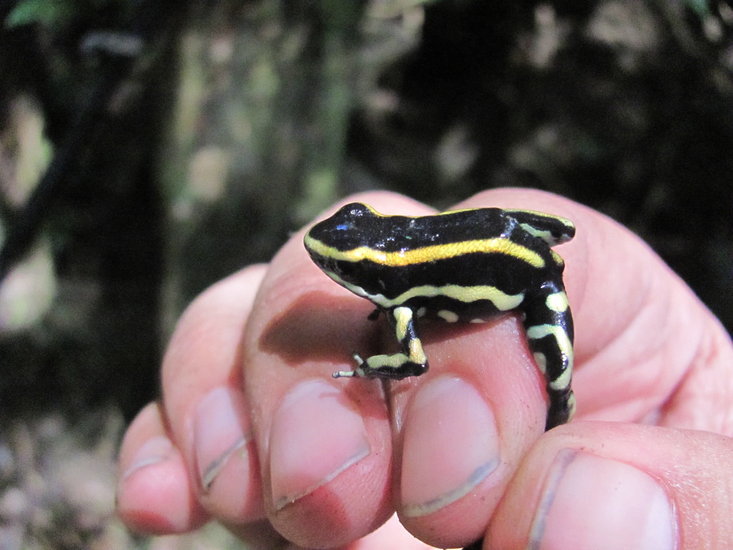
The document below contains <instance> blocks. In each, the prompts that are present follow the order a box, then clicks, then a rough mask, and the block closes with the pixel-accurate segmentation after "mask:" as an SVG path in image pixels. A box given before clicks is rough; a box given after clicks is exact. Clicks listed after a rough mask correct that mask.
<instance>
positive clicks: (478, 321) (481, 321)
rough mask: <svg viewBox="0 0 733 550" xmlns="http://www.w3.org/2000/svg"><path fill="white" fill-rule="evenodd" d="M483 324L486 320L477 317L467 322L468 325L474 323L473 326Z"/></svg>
mask: <svg viewBox="0 0 733 550" xmlns="http://www.w3.org/2000/svg"><path fill="white" fill-rule="evenodd" d="M485 322H486V319H479V318H478V317H476V318H475V319H471V320H470V321H469V323H474V324H478V323H485Z"/></svg>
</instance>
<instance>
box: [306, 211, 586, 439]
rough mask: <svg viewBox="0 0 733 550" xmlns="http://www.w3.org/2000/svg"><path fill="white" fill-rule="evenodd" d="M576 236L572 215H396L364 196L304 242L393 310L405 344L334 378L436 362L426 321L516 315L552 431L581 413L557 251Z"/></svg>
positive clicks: (332, 273)
mask: <svg viewBox="0 0 733 550" xmlns="http://www.w3.org/2000/svg"><path fill="white" fill-rule="evenodd" d="M574 236H575V225H574V224H573V222H572V221H570V220H569V219H566V218H564V217H561V216H557V215H553V214H547V213H543V212H539V211H534V210H522V209H508V208H498V207H482V208H470V209H461V210H449V211H445V212H440V213H437V214H431V215H424V216H404V215H387V214H382V213H380V212H378V211H377V210H375V209H374V208H373V207H371V206H369V205H367V204H364V203H359V202H353V203H349V204H346V205H344V206H342V207H341V208H339V209H338V211H337V212H336V213H335V214H333V215H332V216H331V217H329V218H327V219H325V220H323V221H320V222H318V223H316V224H315V225H313V226H312V227H311V228H310V229H309V230H308V231H307V232H306V234H305V237H304V245H305V248H306V250H307V252H308V254H309V255H310V258H311V259H312V260H313V262H314V263H315V264H316V265H317V266H318V267H319V268H320V269H321V271H323V272H324V273H325V274H326V275H327V276H328V277H330V278H331V279H332V280H333V281H335V282H336V283H338V284H339V285H341V286H342V287H344V288H346V289H347V290H349V291H350V292H352V293H353V294H355V295H357V296H360V297H362V298H365V299H367V300H369V301H370V302H371V303H372V304H373V305H374V306H375V310H374V312H373V313H372V314H371V315H370V316H369V318H370V319H376V318H377V317H379V316H380V315H384V316H385V317H386V318H387V320H388V321H389V324H390V325H391V328H392V330H393V331H394V334H395V338H396V340H397V342H398V343H399V346H400V351H399V352H397V353H391V354H377V355H372V356H370V357H367V358H363V357H362V356H361V355H360V354H359V353H354V354H353V360H354V362H355V367H354V368H353V369H352V370H339V371H337V372H334V373H333V376H334V377H335V378H346V377H357V378H377V379H387V380H400V379H404V378H407V377H411V376H420V375H422V374H424V373H425V372H427V370H428V368H429V362H428V357H427V355H426V353H425V349H424V347H423V344H422V341H421V339H420V336H419V331H418V320H419V319H422V318H425V319H430V318H432V319H438V320H441V321H444V322H447V323H458V322H465V323H485V322H489V321H491V320H493V319H495V318H496V317H497V316H498V315H502V314H509V313H511V312H515V313H517V314H518V315H519V317H520V318H521V322H522V324H523V326H524V330H525V334H526V338H527V343H528V347H529V350H530V352H531V354H532V356H533V358H534V361H535V363H536V364H537V367H538V368H539V370H540V372H541V373H542V375H543V376H544V380H545V387H546V391H547V396H548V406H547V418H546V423H545V430H549V429H552V428H553V427H555V426H558V425H560V424H564V423H566V422H568V421H569V420H570V419H571V418H572V416H573V413H574V411H575V407H576V405H575V396H574V394H573V390H572V387H571V385H572V384H571V382H572V372H573V339H574V328H573V318H572V313H571V309H570V304H569V301H568V297H567V293H566V290H565V286H564V282H563V271H564V267H565V262H564V261H563V259H562V257H561V256H560V255H559V254H558V253H557V252H556V251H555V250H554V249H553V247H554V246H556V245H560V244H563V243H565V242H568V241H569V240H571V239H572V238H573V237H574Z"/></svg>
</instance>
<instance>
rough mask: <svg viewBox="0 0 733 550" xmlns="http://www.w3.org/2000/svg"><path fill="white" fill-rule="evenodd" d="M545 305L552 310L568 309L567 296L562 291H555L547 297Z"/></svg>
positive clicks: (563, 310) (562, 310)
mask: <svg viewBox="0 0 733 550" xmlns="http://www.w3.org/2000/svg"><path fill="white" fill-rule="evenodd" d="M545 305H546V306H547V308H548V309H551V310H552V311H555V312H557V313H563V312H565V311H567V309H568V305H569V304H568V296H567V294H565V292H563V291H560V292H555V293H553V294H550V295H549V296H548V297H547V299H546V300H545Z"/></svg>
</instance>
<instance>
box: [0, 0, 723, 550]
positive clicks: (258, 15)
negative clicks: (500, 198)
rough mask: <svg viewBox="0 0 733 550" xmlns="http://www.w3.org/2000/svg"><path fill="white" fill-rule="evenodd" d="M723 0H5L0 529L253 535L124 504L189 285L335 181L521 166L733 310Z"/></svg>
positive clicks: (497, 179)
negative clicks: (119, 513) (128, 450)
mask: <svg viewBox="0 0 733 550" xmlns="http://www.w3.org/2000/svg"><path fill="white" fill-rule="evenodd" d="M732 177H733V8H732V7H731V5H730V4H729V3H728V2H718V1H717V0H644V1H641V0H583V1H579V0H576V1H562V2H561V1H522V0H493V1H491V2H487V1H486V0H353V1H352V0H349V1H343V0H240V1H233V0H189V1H183V0H179V1H177V2H173V1H171V0H5V1H3V2H0V277H2V283H1V284H0V548H1V549H3V550H12V549H16V548H18V549H20V548H23V549H36V548H53V549H56V548H58V549H66V548H69V549H71V548H131V547H136V548H155V549H163V548H176V549H178V548H205V547H218V548H227V547H231V548H237V547H238V546H237V543H236V542H234V541H232V540H231V539H229V538H228V537H227V535H226V534H225V533H224V532H223V531H221V530H218V529H216V528H215V527H212V526H209V527H207V528H205V529H204V530H203V532H200V533H196V534H194V535H192V536H187V537H164V538H162V539H156V540H146V539H144V538H142V537H134V536H132V535H130V534H129V533H127V532H126V531H125V529H124V528H123V527H122V526H121V525H120V524H119V523H118V522H116V521H115V520H114V517H113V506H114V476H115V472H114V457H115V453H116V448H117V445H118V442H119V438H120V436H121V434H122V430H123V429H124V426H125V424H126V422H128V421H129V420H130V419H131V418H132V417H133V416H134V414H135V412H136V411H137V410H138V409H139V408H140V407H141V406H142V405H143V404H144V403H146V402H147V401H149V400H151V399H154V398H155V397H156V394H157V384H158V366H159V361H160V356H161V353H162V350H163V349H164V346H165V342H166V340H167V338H168V336H169V335H170V332H171V330H172V327H173V325H174V323H175V320H176V318H177V317H178V315H179V314H180V312H181V311H182V309H183V308H184V307H185V305H186V304H187V303H188V302H189V301H190V300H191V299H192V298H193V297H194V296H195V295H196V294H197V293H199V292H200V291H201V290H202V289H204V288H205V287H206V286H208V285H209V284H211V283H213V282H214V281H216V280H218V279H220V278H222V277H224V276H226V275H227V274H229V273H231V272H233V271H235V270H237V269H239V268H240V267H242V266H244V265H247V264H250V263H253V262H260V261H267V260H268V258H270V257H271V255H272V254H273V253H274V252H275V251H276V250H277V249H278V247H279V246H280V245H281V244H282V243H283V242H284V240H285V239H286V238H287V237H288V234H289V233H290V232H292V231H294V230H295V229H297V228H298V227H300V226H301V225H303V224H304V223H307V222H308V221H309V220H310V219H311V218H312V217H313V216H314V215H315V214H316V213H317V212H319V211H320V210H321V209H322V208H324V207H326V206H328V205H329V204H330V203H331V202H332V201H334V200H335V199H337V198H339V197H341V196H343V195H345V194H347V193H351V192H354V191H358V190H365V189H392V190H395V191H399V192H402V193H406V194H408V195H411V196H413V197H415V198H417V199H420V200H422V201H425V202H427V203H429V204H431V205H433V206H435V207H437V208H443V207H447V206H449V205H450V204H452V203H454V202H456V201H458V200H461V199H463V198H466V197H468V196H470V195H471V194H473V193H475V192H477V191H479V190H482V189H486V188H490V187H496V186H531V187H537V188H541V189H547V190H550V191H553V192H556V193H560V194H563V195H565V196H567V197H570V198H573V199H575V200H578V201H580V202H583V203H585V204H588V205H590V206H592V207H594V208H596V209H599V210H601V211H602V212H605V213H606V214H608V215H609V216H611V217H613V218H615V219H616V220H618V221H620V222H621V223H623V224H625V225H627V226H629V227H630V228H631V229H633V230H634V231H635V232H637V233H638V234H639V235H641V236H642V237H643V238H644V239H646V240H647V242H649V243H650V245H651V246H652V247H653V248H654V249H655V250H656V251H657V252H658V253H659V254H660V255H661V256H662V257H663V258H664V259H665V260H666V261H667V262H668V263H669V264H670V265H671V266H672V267H673V269H674V270H676V271H677V272H678V273H679V274H680V275H681V276H682V277H683V278H685V280H686V281H687V282H688V283H689V284H690V285H691V286H692V287H693V289H694V290H695V291H696V292H697V293H698V295H699V296H700V297H701V298H702V299H703V301H705V302H706V303H707V304H708V305H709V307H710V308H711V309H712V310H713V311H714V312H715V313H716V314H717V315H718V316H719V317H720V318H721V319H722V321H723V322H724V323H725V325H726V327H727V328H728V330H729V331H730V330H731V328H732V327H733V292H731V289H732V288H733V284H732V283H733V244H732V243H733V238H732V237H733V223H732V222H731V218H732V217H733V180H732Z"/></svg>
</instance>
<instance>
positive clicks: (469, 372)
mask: <svg viewBox="0 0 733 550" xmlns="http://www.w3.org/2000/svg"><path fill="white" fill-rule="evenodd" d="M488 206H507V207H512V208H520V209H532V210H540V211H545V212H548V213H552V214H558V215H565V216H567V217H571V219H572V214H573V213H575V212H576V211H577V210H580V209H582V207H580V206H579V205H574V204H573V203H570V202H569V201H563V200H562V199H560V198H558V197H555V196H554V195H550V194H547V193H542V192H538V191H532V190H527V191H526V192H524V193H523V194H521V195H518V194H517V193H516V190H497V191H496V192H492V193H482V194H479V195H477V196H476V197H474V198H472V199H470V200H468V201H466V202H464V203H461V204H459V205H457V207H456V208H476V207H488ZM559 249H560V250H561V253H562V250H564V247H559ZM421 340H422V342H423V345H424V348H425V352H426V355H427V357H428V360H429V362H430V365H431V367H430V370H429V371H428V372H427V373H426V374H424V375H423V376H421V377H420V378H415V379H410V380H407V381H404V382H400V383H398V384H390V386H389V388H390V390H389V391H390V405H391V407H390V409H391V411H392V414H393V415H394V423H395V432H396V433H397V449H398V452H397V453H396V460H397V468H398V474H397V478H398V479H397V482H396V487H395V493H396V501H397V508H398V511H399V512H400V517H401V520H402V522H403V523H404V524H405V526H406V527H407V528H408V529H409V530H410V532H411V533H413V534H415V535H416V536H418V537H419V538H421V539H422V540H425V541H426V542H428V543H430V544H433V545H435V546H460V545H466V544H469V543H470V542H472V541H473V540H476V539H478V538H480V537H481V535H482V534H483V532H484V530H485V528H486V525H487V521H488V518H489V517H490V516H491V514H492V512H493V510H494V509H495V507H496V505H497V503H498V501H499V500H500V499H501V497H502V495H503V493H504V489H505V487H506V484H507V483H508V481H509V479H510V478H511V476H512V475H513V473H514V469H515V468H516V465H517V464H518V462H519V460H520V459H521V457H522V456H523V455H524V453H525V452H527V450H528V449H529V448H530V447H531V445H532V444H533V443H534V442H535V441H536V439H537V438H538V437H540V435H541V434H542V432H543V430H544V426H545V421H546V417H547V397H546V395H545V393H544V386H545V382H544V381H543V379H542V376H541V374H540V371H539V369H538V368H537V366H536V364H535V362H534V359H533V357H532V354H531V353H530V351H529V349H528V346H527V338H526V334H525V332H524V329H523V328H522V325H521V322H520V320H519V315H518V314H512V315H503V316H499V317H497V318H496V319H495V320H494V321H492V322H490V323H483V324H477V325H473V324H455V325H445V324H443V325H438V324H437V323H436V324H434V325H432V326H426V327H422V330H421Z"/></svg>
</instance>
